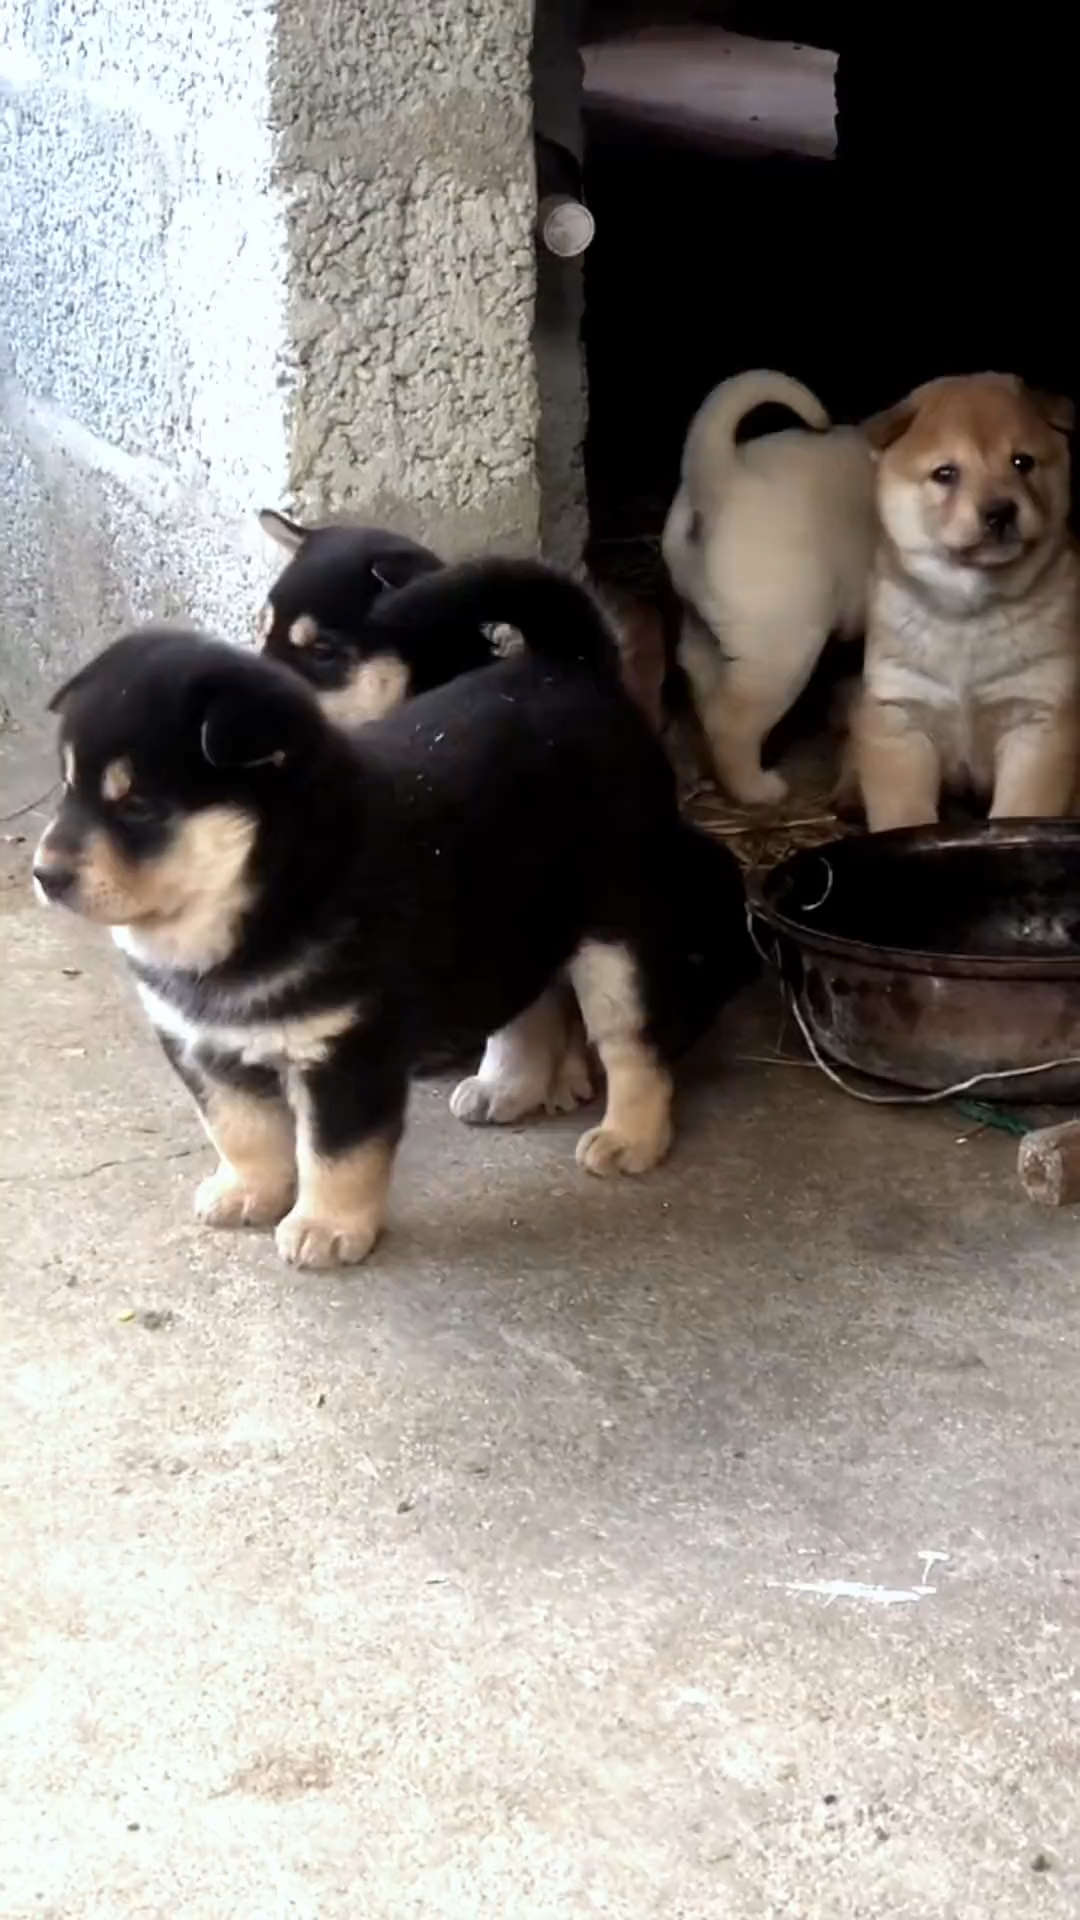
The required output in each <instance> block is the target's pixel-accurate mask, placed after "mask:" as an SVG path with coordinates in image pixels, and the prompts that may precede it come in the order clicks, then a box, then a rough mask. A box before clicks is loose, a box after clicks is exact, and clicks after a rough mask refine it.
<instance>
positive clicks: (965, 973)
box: [747, 818, 1080, 981]
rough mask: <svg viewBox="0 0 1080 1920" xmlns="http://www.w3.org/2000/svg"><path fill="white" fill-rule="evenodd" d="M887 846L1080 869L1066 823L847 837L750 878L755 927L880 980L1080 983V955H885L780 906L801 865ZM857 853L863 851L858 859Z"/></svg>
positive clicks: (1077, 837)
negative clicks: (930, 977) (1044, 852)
mask: <svg viewBox="0 0 1080 1920" xmlns="http://www.w3.org/2000/svg"><path fill="white" fill-rule="evenodd" d="M886 843H887V844H888V845H889V846H891V847H895V848H900V849H903V848H904V847H909V848H910V849H911V851H912V852H913V853H918V852H923V851H925V852H931V851H933V852H939V853H940V852H948V851H950V849H953V848H955V849H957V850H959V849H960V848H962V847H970V846H973V845H981V846H990V847H994V846H998V847H1015V846H1037V845H1040V844H1043V845H1046V846H1051V847H1052V846H1054V845H1055V844H1056V845H1058V846H1063V847H1066V848H1073V849H1075V851H1076V855H1077V862H1078V868H1080V819H1072V818H1067V819H1061V820H1024V819H1017V820H988V821H973V822H971V823H970V824H969V823H967V822H965V823H963V824H961V825H959V826H942V825H940V824H938V825H936V826H932V827H894V828H890V829H889V830H888V831H887V832H885V833H861V834H843V835H840V836H839V837H838V838H836V839H834V840H826V841H823V842H822V844H821V845H820V846H818V847H800V848H798V849H797V850H796V851H795V852H794V853H789V854H787V855H786V856H785V858H784V859H783V860H779V861H777V862H776V863H775V865H773V866H770V867H764V868H758V869H756V870H754V871H752V872H751V873H750V874H748V876H747V900H748V903H749V909H750V913H751V916H752V918H753V920H754V921H757V922H760V923H761V924H762V925H764V926H766V927H768V928H770V929H771V930H772V931H773V932H774V933H775V934H778V935H780V937H781V938H782V939H783V940H784V941H785V942H787V943H789V944H791V945H794V946H795V947H798V948H800V949H803V948H805V949H806V950H807V951H808V952H811V953H815V954H821V955H823V956H825V957H827V958H831V959H834V960H837V961H846V962H847V963H848V964H850V965H854V966H858V967H860V968H863V969H867V970H873V971H875V972H879V973H928V974H940V975H941V976H942V977H945V978H966V979H968V980H978V979H992V980H1043V981H1049V980H1060V981H1065V980H1075V979H1080V950H1078V951H1077V952H1076V953H1075V954H1061V955H1043V956H1041V957H1038V958H1036V957H1035V956H1032V957H1031V958H1030V959H1024V958H1021V957H1020V956H1018V955H1009V954H992V953H987V954H970V953H950V952H949V951H947V950H945V949H942V950H941V951H935V950H934V949H932V948H924V947H884V946H880V945H877V944H876V943H874V942H872V941H865V940H855V939H852V938H851V936H850V935H847V934H839V933H819V932H818V931H817V930H816V929H815V928H814V927H812V926H808V925H807V923H806V922H805V921H803V920H795V919H793V918H792V917H791V916H790V915H789V914H786V913H783V912H782V911H781V910H780V908H779V907H778V906H777V905H776V901H775V896H776V893H777V891H778V890H779V888H780V886H781V885H782V884H783V881H784V877H785V876H786V875H787V874H789V873H790V872H791V869H792V868H793V867H794V866H795V865H796V864H797V863H802V862H805V861H807V860H809V859H813V858H814V857H816V856H820V857H821V858H822V859H824V860H826V861H828V860H829V859H838V860H857V859H860V858H864V857H866V850H867V849H868V850H869V857H871V858H872V857H873V849H874V847H875V846H881V845H884V844H886ZM856 849H857V850H858V851H856Z"/></svg>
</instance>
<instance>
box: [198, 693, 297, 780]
mask: <svg viewBox="0 0 1080 1920" xmlns="http://www.w3.org/2000/svg"><path fill="white" fill-rule="evenodd" d="M318 725H319V716H318V709H317V708H315V706H314V703H313V702H311V701H309V700H308V699H307V698H306V697H305V696H304V694H303V693H302V692H301V690H300V688H299V687H297V688H296V689H295V690H294V689H293V688H292V687H280V686H276V685H269V686H261V687H253V686H252V685H251V684H250V683H249V684H248V685H247V686H240V687H231V688H226V689H223V690H222V691H221V692H220V693H215V694H213V695H212V696H211V698H210V700H209V701H208V703H207V706H206V710H205V712H204V714H203V719H202V729H201V732H200V736H199V737H200V743H201V746H202V751H203V758H204V759H205V760H208V761H209V763H210V765H211V766H212V767H235V768H241V767H284V766H286V765H287V764H288V762H289V761H290V760H294V759H295V758H296V757H297V755H298V754H299V753H300V752H301V751H302V750H303V748H304V747H305V746H306V745H307V744H308V743H309V742H310V741H311V740H312V739H313V738H314V736H315V734H316V732H317V731H318Z"/></svg>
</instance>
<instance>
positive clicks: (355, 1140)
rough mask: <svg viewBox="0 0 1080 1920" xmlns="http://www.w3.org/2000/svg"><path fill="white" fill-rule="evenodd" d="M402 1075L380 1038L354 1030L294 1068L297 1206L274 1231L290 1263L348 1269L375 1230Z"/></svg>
mask: <svg viewBox="0 0 1080 1920" xmlns="http://www.w3.org/2000/svg"><path fill="white" fill-rule="evenodd" d="M407 1086H408V1082H407V1077H406V1073H405V1069H404V1066H403V1065H402V1063H401V1061H400V1060H399V1059H398V1058H397V1055H396V1052H395V1051H393V1050H392V1049H390V1048H389V1047H388V1046H387V1044H386V1040H385V1037H384V1036H382V1035H381V1034H380V1033H379V1032H378V1031H377V1030H376V1031H375V1032H374V1033H372V1032H368V1031H366V1030H364V1029H356V1028H354V1029H353V1031H352V1032H351V1033H349V1034H346V1035H345V1036H343V1038H342V1039H341V1040H339V1041H337V1042H335V1043H334V1046H333V1050H332V1051H331V1052H330V1053H329V1054H328V1056H327V1057H326V1058H325V1059H324V1060H322V1061H320V1062H319V1063H318V1064H317V1065H313V1066H306V1067H304V1068H295V1069H294V1070H293V1071H292V1073H291V1074H290V1076H289V1080H288V1091H289V1099H290V1102H291V1104H292V1108H293V1112H294V1114H295V1116H296V1165H297V1173H298V1176H299V1183H298V1189H297V1195H296V1205H295V1206H294V1207H293V1209H292V1212H291V1213H288V1214H286V1216H285V1218H284V1220H283V1221H282V1222H281V1225H280V1226H279V1228H278V1230H277V1249H278V1252H279V1253H280V1255H281V1257H282V1259H283V1260H287V1261H288V1262H289V1263H290V1265H292V1266H294V1267H351V1266H357V1265H358V1264H359V1262H360V1261H361V1260H364V1259H366V1257H367V1255H368V1254H369V1253H370V1252H371V1249H372V1247H373V1246H374V1245H375V1242H376V1240H377V1239H378V1237H379V1234H380V1232H381V1230H382V1224H383V1219H384V1216H385V1213H386V1198H387V1192H388V1190H389V1186H390V1173H391V1169H392V1167H393V1162H394V1151H395V1148H396V1147H397V1143H398V1140H399V1139H400V1137H401V1129H402V1124H403V1121H404V1114H405V1099H406V1092H407Z"/></svg>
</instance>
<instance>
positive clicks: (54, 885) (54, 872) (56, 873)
mask: <svg viewBox="0 0 1080 1920" xmlns="http://www.w3.org/2000/svg"><path fill="white" fill-rule="evenodd" d="M75 878H76V875H75V869H74V867H62V866H60V865H59V864H58V863H54V862H52V861H50V862H49V863H48V864H47V865H43V866H40V867H35V868H34V884H35V886H37V887H38V888H39V889H40V891H41V892H42V893H43V894H44V895H45V898H46V900H63V899H64V898H65V896H66V895H67V894H69V893H70V892H71V890H72V888H73V887H74V885H75Z"/></svg>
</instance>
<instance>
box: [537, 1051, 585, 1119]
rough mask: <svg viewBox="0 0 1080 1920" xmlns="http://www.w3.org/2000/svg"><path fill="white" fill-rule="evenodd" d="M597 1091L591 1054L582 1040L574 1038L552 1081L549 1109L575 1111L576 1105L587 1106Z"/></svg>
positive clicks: (548, 1099)
mask: <svg viewBox="0 0 1080 1920" xmlns="http://www.w3.org/2000/svg"><path fill="white" fill-rule="evenodd" d="M595 1091H596V1089H595V1088H594V1086H593V1079H592V1069H591V1067H590V1066H589V1056H588V1054H587V1053H586V1051H585V1048H584V1046H583V1045H582V1044H581V1042H580V1041H574V1040H572V1041H571V1042H570V1045H569V1047H568V1048H567V1050H566V1053H565V1054H564V1056H563V1059H562V1061H561V1062H560V1064H559V1066H558V1068H557V1070H556V1073H555V1078H554V1080H553V1081H552V1083H551V1090H550V1092H549V1094H548V1097H547V1101H546V1102H545V1104H546V1106H547V1110H548V1112H549V1113H573V1111H574V1108H575V1107H587V1106H588V1104H589V1101H590V1100H591V1099H592V1098H593V1095H594V1093H595Z"/></svg>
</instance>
